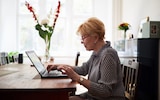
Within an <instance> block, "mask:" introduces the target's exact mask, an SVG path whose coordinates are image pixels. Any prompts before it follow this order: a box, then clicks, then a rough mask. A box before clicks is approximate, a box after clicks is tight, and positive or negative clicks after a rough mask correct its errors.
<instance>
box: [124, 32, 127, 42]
mask: <svg viewBox="0 0 160 100" xmlns="http://www.w3.org/2000/svg"><path fill="white" fill-rule="evenodd" d="M126 32H127V30H124V40H126Z"/></svg>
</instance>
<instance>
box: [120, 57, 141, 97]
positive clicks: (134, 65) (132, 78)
mask: <svg viewBox="0 0 160 100" xmlns="http://www.w3.org/2000/svg"><path fill="white" fill-rule="evenodd" d="M138 66H139V63H138V62H135V61H133V60H128V59H125V60H124V61H123V63H122V73H123V75H124V77H123V82H124V86H125V96H126V99H127V100H134V97H135V88H136V83H137V75H138Z"/></svg>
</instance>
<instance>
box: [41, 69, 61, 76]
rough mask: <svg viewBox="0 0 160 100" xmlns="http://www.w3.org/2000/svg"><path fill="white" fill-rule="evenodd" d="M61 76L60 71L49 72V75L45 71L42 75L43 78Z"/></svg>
mask: <svg viewBox="0 0 160 100" xmlns="http://www.w3.org/2000/svg"><path fill="white" fill-rule="evenodd" d="M61 74H62V72H61V71H58V70H53V71H50V72H49V73H48V71H45V73H44V75H45V76H53V75H54V76H57V75H61Z"/></svg>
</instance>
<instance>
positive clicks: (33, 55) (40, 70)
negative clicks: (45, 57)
mask: <svg viewBox="0 0 160 100" xmlns="http://www.w3.org/2000/svg"><path fill="white" fill-rule="evenodd" d="M26 54H27V56H28V58H29V59H30V61H31V62H32V64H33V65H34V67H35V68H36V70H37V71H38V73H39V74H40V76H41V78H63V77H67V75H66V74H63V73H62V72H61V71H58V70H52V71H50V72H49V73H48V71H47V69H46V68H45V67H44V65H43V64H42V63H41V61H40V60H39V58H38V56H37V55H36V53H35V52H34V51H26Z"/></svg>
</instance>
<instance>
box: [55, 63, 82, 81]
mask: <svg viewBox="0 0 160 100" xmlns="http://www.w3.org/2000/svg"><path fill="white" fill-rule="evenodd" d="M57 69H58V70H61V71H62V72H63V73H65V74H67V75H68V77H69V78H71V79H72V80H74V81H78V80H79V78H80V76H79V75H78V74H77V73H76V72H75V71H74V70H73V69H72V67H71V66H69V65H61V66H58V67H57Z"/></svg>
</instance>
